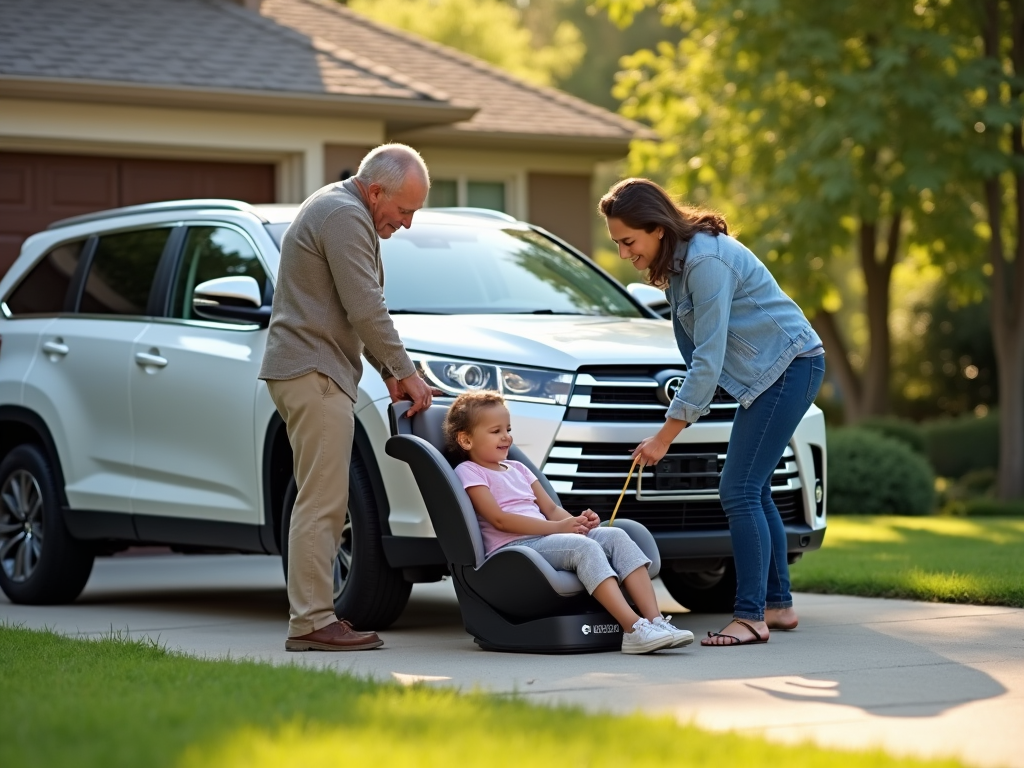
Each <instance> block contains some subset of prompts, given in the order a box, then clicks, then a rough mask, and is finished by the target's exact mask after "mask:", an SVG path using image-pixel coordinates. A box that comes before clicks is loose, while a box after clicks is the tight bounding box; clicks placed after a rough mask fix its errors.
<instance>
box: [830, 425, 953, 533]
mask: <svg viewBox="0 0 1024 768" xmlns="http://www.w3.org/2000/svg"><path fill="white" fill-rule="evenodd" d="M827 487H828V503H827V506H826V510H827V511H828V513H829V514H831V515H858V514H860V515H883V514H897V515H927V514H930V513H931V512H932V511H933V505H934V500H935V475H934V473H933V472H932V468H931V467H930V466H929V465H928V462H927V460H926V459H925V458H924V457H923V456H921V455H920V454H918V453H915V452H914V450H913V449H912V448H910V447H909V446H908V445H907V444H906V443H904V442H902V441H900V440H896V439H894V438H891V437H886V436H884V435H881V434H879V433H877V432H874V431H871V430H868V429H860V428H857V427H844V428H840V429H833V430H830V431H829V434H828V486H827Z"/></svg>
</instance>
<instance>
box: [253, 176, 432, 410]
mask: <svg viewBox="0 0 1024 768" xmlns="http://www.w3.org/2000/svg"><path fill="white" fill-rule="evenodd" d="M360 355H365V357H366V359H367V360H368V361H369V362H370V364H371V365H372V366H374V367H375V368H376V369H377V370H378V371H379V372H380V373H381V375H382V376H384V377H387V376H395V377H396V378H399V379H404V378H406V377H407V376H412V375H413V374H414V373H415V372H416V369H415V366H414V365H413V362H412V360H410V359H409V355H408V354H407V353H406V351H405V347H404V346H403V345H402V341H401V339H399V337H398V332H397V331H396V330H395V326H394V323H393V322H392V321H391V315H389V314H388V308H387V306H385V304H384V265H383V263H382V262H381V258H380V238H379V237H378V236H377V232H376V230H375V229H374V227H373V217H372V216H371V215H370V211H369V209H368V208H367V207H366V203H364V202H363V198H362V196H361V195H360V193H359V188H358V187H357V186H356V184H355V181H354V180H352V179H348V180H346V181H343V182H340V183H337V184H330V185H328V186H326V187H324V188H322V189H320V190H318V191H317V192H315V193H313V195H311V196H310V197H309V199H308V200H306V202H305V203H303V204H302V207H301V208H300V209H299V213H298V215H297V216H296V217H295V221H293V222H292V224H291V226H290V227H288V230H287V231H286V232H285V233H284V238H283V239H282V241H281V264H280V267H279V268H278V273H277V285H276V286H275V288H274V310H273V312H272V313H271V316H270V332H269V336H268V338H267V350H266V353H265V354H264V356H263V367H262V368H261V369H260V378H261V379H294V378H296V377H297V376H302V375H303V374H306V373H310V372H312V371H319V372H320V373H323V374H325V375H327V376H330V377H331V378H332V379H333V380H334V381H335V382H336V383H337V385H338V387H339V388H340V389H341V390H342V392H344V393H345V394H347V395H348V396H349V397H351V398H352V400H353V401H354V400H355V399H356V394H357V386H358V383H359V378H360V376H361V375H362V371H363V366H362V361H361V360H360Z"/></svg>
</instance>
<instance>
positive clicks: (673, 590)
mask: <svg viewBox="0 0 1024 768" xmlns="http://www.w3.org/2000/svg"><path fill="white" fill-rule="evenodd" d="M661 581H662V583H663V584H664V585H665V588H666V589H667V590H668V592H669V594H670V595H672V597H673V598H674V599H675V600H676V602H677V603H679V604H680V605H682V606H683V607H685V608H689V609H690V610H691V611H692V612H693V613H732V610H733V607H734V606H735V604H736V566H735V564H734V563H733V561H732V558H730V559H728V560H726V561H725V562H723V563H722V566H721V567H720V568H717V569H715V570H713V571H701V572H698V573H689V572H685V571H684V572H679V571H674V570H672V564H671V563H662V567H661Z"/></svg>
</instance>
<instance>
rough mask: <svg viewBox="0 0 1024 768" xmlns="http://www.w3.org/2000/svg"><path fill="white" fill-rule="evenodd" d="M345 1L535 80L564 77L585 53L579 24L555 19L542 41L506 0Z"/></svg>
mask: <svg viewBox="0 0 1024 768" xmlns="http://www.w3.org/2000/svg"><path fill="white" fill-rule="evenodd" d="M347 5H348V7H349V8H351V9H352V10H353V11H355V12H356V13H360V14H362V15H364V16H367V17H369V18H371V19H374V20H375V21H378V22H380V23H382V24H387V25H390V26H393V27H398V28H400V29H404V30H407V31H409V32H413V33H415V34H417V35H420V36H422V37H425V38H427V39H428V40H433V41H434V42H437V43H442V44H444V45H448V46H451V47H452V48H456V49H457V50H460V51H463V52H464V53H468V54H470V55H471V56H476V57H477V58H478V59H482V60H484V61H488V62H490V63H491V64H494V65H495V66H497V67H500V68H501V69H504V70H505V71H506V72H509V73H511V74H513V75H516V76H517V77H520V78H522V79H523V80H526V81H528V82H531V83H535V84H537V85H551V84H552V83H554V82H555V81H558V80H561V79H564V78H566V77H568V76H569V75H570V74H572V72H573V70H574V69H575V68H576V66H577V65H578V64H579V62H580V60H581V59H582V58H583V55H584V53H585V52H586V46H585V45H584V43H583V39H582V35H580V31H579V29H577V28H576V27H575V26H574V25H573V24H571V23H570V22H568V21H562V22H560V23H558V24H557V25H556V26H555V28H554V29H553V30H552V32H551V37H550V41H549V42H547V43H546V44H545V43H542V42H541V41H540V40H539V39H537V37H536V36H535V35H534V34H533V33H532V32H531V31H530V29H528V28H527V27H526V26H524V25H523V21H522V18H521V14H520V12H519V10H518V9H517V8H516V7H514V6H513V5H510V4H509V3H507V2H505V1H504V0H348V3H347Z"/></svg>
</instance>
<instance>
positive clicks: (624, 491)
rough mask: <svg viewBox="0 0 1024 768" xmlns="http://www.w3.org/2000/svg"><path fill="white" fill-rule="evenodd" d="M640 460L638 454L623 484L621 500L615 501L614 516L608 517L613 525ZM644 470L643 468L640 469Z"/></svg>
mask: <svg viewBox="0 0 1024 768" xmlns="http://www.w3.org/2000/svg"><path fill="white" fill-rule="evenodd" d="M639 461H640V457H639V456H637V457H636V458H635V459H633V465H632V466H631V467H630V468H629V474H628V475H626V483H625V485H623V486H622V493H620V494H619V500H618V501H616V502H615V509H613V510H612V516H611V517H609V518H608V525H609V526H610V525H612V524H613V523H614V522H615V515H617V514H618V513H619V505H620V504H621V503H622V497H623V496H625V495H626V489H627V488H629V481H630V480H632V479H633V470H634V469H636V465H637V463H638V462H639ZM640 471H641V472H643V470H642V469H641V470H640ZM636 481H637V483H639V482H640V475H637V479H636Z"/></svg>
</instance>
